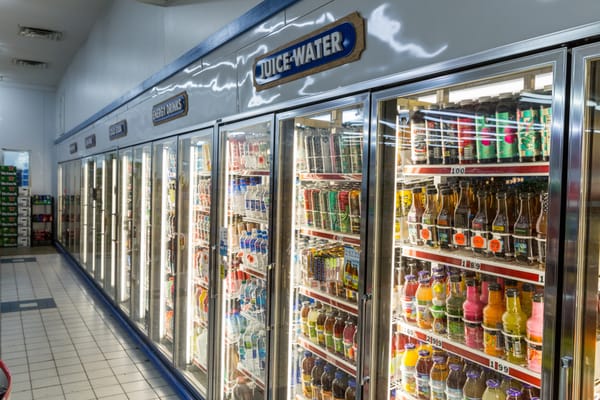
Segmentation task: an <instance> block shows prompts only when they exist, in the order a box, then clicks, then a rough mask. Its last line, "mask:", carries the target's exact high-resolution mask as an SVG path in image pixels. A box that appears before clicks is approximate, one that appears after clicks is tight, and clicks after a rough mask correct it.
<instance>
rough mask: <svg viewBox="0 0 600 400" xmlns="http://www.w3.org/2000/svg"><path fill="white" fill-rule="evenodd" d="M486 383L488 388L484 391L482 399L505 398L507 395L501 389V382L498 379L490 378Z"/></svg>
mask: <svg viewBox="0 0 600 400" xmlns="http://www.w3.org/2000/svg"><path fill="white" fill-rule="evenodd" d="M485 383H486V385H487V388H486V389H485V392H483V396H482V397H481V400H504V398H505V397H506V396H505V394H504V393H502V391H501V390H500V382H498V381H497V380H496V379H488V380H487V381H486V382H485Z"/></svg>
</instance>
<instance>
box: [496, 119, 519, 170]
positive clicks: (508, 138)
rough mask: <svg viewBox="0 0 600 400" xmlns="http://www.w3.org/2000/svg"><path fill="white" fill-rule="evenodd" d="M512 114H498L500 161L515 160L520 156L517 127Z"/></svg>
mask: <svg viewBox="0 0 600 400" xmlns="http://www.w3.org/2000/svg"><path fill="white" fill-rule="evenodd" d="M510 117H511V116H510V113H509V112H508V111H506V112H497V113H496V133H497V137H498V139H497V142H496V143H497V146H496V148H497V155H498V159H499V160H500V159H514V158H516V157H517V156H518V154H519V153H518V138H517V129H516V127H517V125H516V122H515V121H514V120H511V118H510Z"/></svg>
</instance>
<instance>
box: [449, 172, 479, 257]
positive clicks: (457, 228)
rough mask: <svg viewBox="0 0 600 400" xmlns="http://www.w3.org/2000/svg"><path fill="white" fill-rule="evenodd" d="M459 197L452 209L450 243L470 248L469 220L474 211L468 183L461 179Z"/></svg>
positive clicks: (471, 218)
mask: <svg viewBox="0 0 600 400" xmlns="http://www.w3.org/2000/svg"><path fill="white" fill-rule="evenodd" d="M459 186H460V197H459V200H458V204H457V205H456V208H455V209H454V234H453V235H452V243H453V244H454V246H455V247H457V248H458V249H470V246H471V221H472V220H473V216H474V214H475V212H474V211H473V205H472V204H471V198H470V194H469V192H470V183H469V182H468V181H461V182H460V184H459Z"/></svg>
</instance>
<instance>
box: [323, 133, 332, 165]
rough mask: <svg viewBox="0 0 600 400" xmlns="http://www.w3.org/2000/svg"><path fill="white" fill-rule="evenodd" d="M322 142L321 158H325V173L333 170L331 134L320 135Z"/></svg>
mask: <svg viewBox="0 0 600 400" xmlns="http://www.w3.org/2000/svg"><path fill="white" fill-rule="evenodd" d="M320 139H321V143H320V147H321V159H322V160H323V173H326V174H328V173H331V172H333V169H332V165H331V144H330V140H331V138H330V137H329V135H328V134H327V135H320Z"/></svg>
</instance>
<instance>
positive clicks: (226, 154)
mask: <svg viewBox="0 0 600 400" xmlns="http://www.w3.org/2000/svg"><path fill="white" fill-rule="evenodd" d="M272 131H273V123H272V119H271V118H261V119H258V120H252V121H245V122H244V123H240V124H231V125H225V126H222V127H221V129H220V132H219V134H220V137H221V144H220V145H221V147H220V149H221V150H220V154H221V158H220V160H223V161H222V162H220V166H221V168H220V181H219V197H218V199H219V203H218V214H219V223H218V226H219V227H220V230H219V257H220V265H219V268H220V274H221V277H222V281H221V282H220V298H221V300H220V301H221V304H220V308H221V309H220V318H221V319H220V321H221V327H220V330H221V332H222V335H216V337H221V336H222V342H221V344H220V361H219V362H220V374H221V382H219V387H220V388H221V389H222V391H221V393H217V394H216V396H220V397H224V398H228V399H230V398H253V399H259V398H264V396H265V390H266V388H267V383H266V379H267V376H268V373H267V369H268V368H267V360H268V351H267V349H268V346H269V343H268V341H269V338H268V335H267V327H268V323H269V307H270V305H269V301H270V297H269V294H268V292H269V284H270V280H269V279H268V276H269V271H270V268H269V263H270V252H269V245H270V235H271V232H270V212H271V204H270V199H271V198H272V196H271V190H272V189H271V184H272V181H271V176H272V171H271V168H272V162H271V158H272V156H271V155H272ZM240 396H246V397H240Z"/></svg>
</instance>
